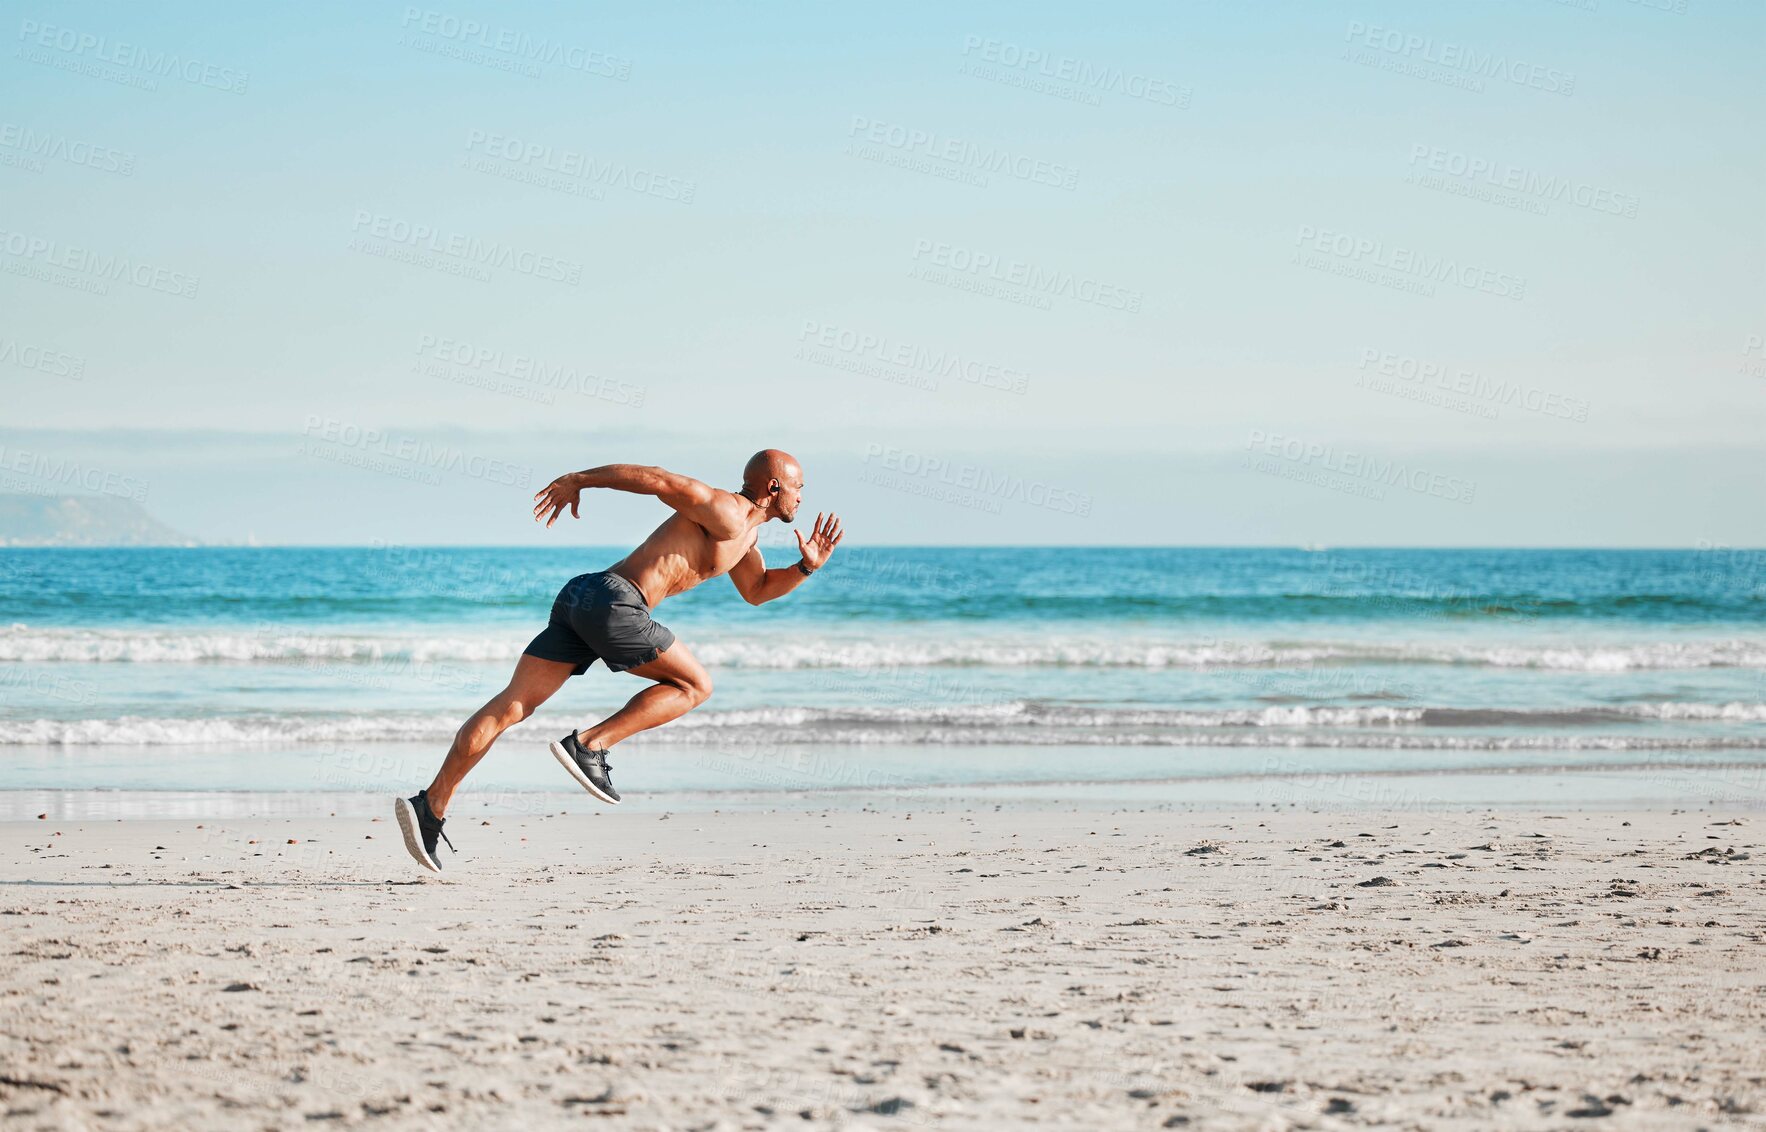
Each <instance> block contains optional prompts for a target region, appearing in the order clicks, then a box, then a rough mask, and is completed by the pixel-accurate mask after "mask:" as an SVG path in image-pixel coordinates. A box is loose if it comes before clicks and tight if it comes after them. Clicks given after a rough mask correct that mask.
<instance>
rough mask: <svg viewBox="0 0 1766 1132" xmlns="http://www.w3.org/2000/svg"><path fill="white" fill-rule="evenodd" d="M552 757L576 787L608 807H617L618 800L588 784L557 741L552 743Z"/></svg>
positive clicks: (591, 783)
mask: <svg viewBox="0 0 1766 1132" xmlns="http://www.w3.org/2000/svg"><path fill="white" fill-rule="evenodd" d="M552 757H553V758H555V759H557V760H558V765H559V766H561V767H563V768H564V769H565V770H568V771H569V772H570V777H572V778H574V779H576V782H577V785H578V786H581V787H582V788H583V789H584V790H587V791H588V792H589V793H591V794H593V795H594V796H595V797H597V798H599V799H600V800H601V801H603V802H606V803H607V804H608V805H609V806H617V805H619V799H618V798H609V797H608V796H607V792H606V791H604V790H602V789H601V788H600V787H599V786H596V785H595V784H594V783H593V782H590V781H589V776H588V775H586V774H584V773H583V772H582V771H581V770H580V769H578V768H577V765H576V760H575V759H573V758H571V757H570V752H569V751H566V750H565V749H564V744H563V743H559V742H557V741H554V742H553V743H552Z"/></svg>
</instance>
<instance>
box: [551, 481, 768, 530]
mask: <svg viewBox="0 0 1766 1132" xmlns="http://www.w3.org/2000/svg"><path fill="white" fill-rule="evenodd" d="M582 496H583V489H582V488H580V487H578V486H577V485H576V473H575V472H572V473H570V474H569V475H564V476H559V477H558V478H557V479H555V480H553V481H552V482H551V483H549V484H547V485H546V486H545V488H544V490H541V491H538V492H535V493H534V499H535V500H537V501H538V502H536V503H535V504H534V506H533V517H534V522H536V523H537V522H539V521H540V518H541V517H542V516H544V518H545V520H546V526H548V527H550V526H551V525H552V524H553V523H556V522H557V521H558V516H559V515H560V514H561V513H562V512H563V511H564V509H565V508H566V507H569V508H570V517H571V518H572V519H580V518H582V516H581V515H578V514H577V511H576V508H577V505H578V504H579V503H581V502H582ZM547 511H550V512H551V514H550V515H547V514H546V512H547ZM798 541H799V542H802V541H803V540H802V539H799V540H798Z"/></svg>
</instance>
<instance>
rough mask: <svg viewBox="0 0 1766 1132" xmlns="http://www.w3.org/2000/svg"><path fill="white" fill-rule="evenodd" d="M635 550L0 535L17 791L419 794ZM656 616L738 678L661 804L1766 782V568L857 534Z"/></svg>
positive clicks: (551, 768) (532, 739)
mask: <svg viewBox="0 0 1766 1132" xmlns="http://www.w3.org/2000/svg"><path fill="white" fill-rule="evenodd" d="M622 553H623V550H619V549H613V548H607V549H582V548H572V549H565V550H535V549H519V550H516V549H482V548H474V549H457V548H414V547H385V548H352V549H306V548H300V549H294V548H288V549H215V548H205V549H115V550H73V549H67V550H61V549H55V550H24V549H14V550H0V765H5V766H7V767H8V774H7V779H8V781H7V782H6V783H5V786H6V787H7V788H9V789H12V790H33V791H43V790H61V789H78V790H90V789H125V790H160V791H209V790H254V791H255V790H264V791H344V792H347V791H369V792H373V791H379V790H383V789H384V790H395V789H407V788H415V787H416V786H418V785H422V784H423V783H424V782H426V781H427V779H428V777H429V775H430V774H431V773H432V771H433V768H434V765H435V764H436V763H437V762H438V761H439V758H440V755H441V753H442V752H443V751H444V750H445V748H446V745H447V742H448V739H449V737H450V735H451V734H452V732H453V730H454V728H455V727H457V726H458V724H459V723H460V721H461V720H462V719H463V718H464V717H465V716H466V715H467V714H468V713H470V711H471V710H472V709H473V708H475V707H476V706H478V704H480V703H481V702H483V701H484V700H485V699H486V698H488V697H489V696H490V695H491V694H492V693H494V692H495V691H496V690H497V689H498V688H499V687H500V686H501V685H502V683H503V681H504V679H505V678H506V676H507V673H508V670H509V667H510V665H511V664H512V662H513V661H514V658H515V657H516V656H517V655H518V654H519V652H520V650H521V648H522V647H523V646H524V645H525V644H526V643H527V641H528V640H529V639H530V638H531V637H532V635H533V634H534V633H535V632H537V631H538V630H539V629H540V627H541V626H542V625H543V624H544V622H545V618H546V614H547V610H548V608H549V605H550V602H551V599H552V596H553V595H554V593H555V592H556V591H557V589H558V588H559V586H561V585H562V584H563V583H564V582H565V581H566V580H567V579H569V578H570V577H571V576H572V575H574V574H577V573H581V572H584V571H587V570H595V569H601V568H604V567H605V566H607V565H608V564H609V563H611V562H613V561H615V560H617V559H618V558H619V557H620V556H621V554H622ZM774 557H775V558H777V559H778V560H780V561H783V560H786V559H787V558H789V557H790V555H788V554H785V553H783V552H779V553H776V554H775V555H774ZM657 618H658V620H660V621H662V622H663V623H664V624H666V625H668V626H669V627H670V628H672V629H673V630H674V631H675V633H676V634H677V635H678V637H679V638H680V639H681V640H682V641H684V642H686V643H687V644H688V645H689V646H690V647H691V648H692V649H693V650H694V652H695V653H696V654H697V655H698V656H699V657H700V659H701V660H702V661H703V662H704V663H705V664H706V665H707V667H708V668H709V669H710V670H711V671H712V674H713V677H714V680H715V682H716V685H717V691H716V693H715V695H714V696H713V698H712V700H711V702H710V703H709V704H707V705H706V706H705V707H703V708H701V709H699V710H698V711H696V712H694V713H692V714H690V715H688V716H687V717H685V718H684V719H682V720H680V721H677V722H676V723H673V724H670V725H668V726H667V727H665V728H662V729H660V730H659V731H657V732H654V733H650V734H647V735H644V736H640V737H638V738H636V739H633V740H631V741H629V742H628V743H627V744H624V745H622V747H621V752H622V753H623V757H622V761H621V763H620V779H619V780H620V783H621V787H622V789H630V790H633V791H637V792H639V793H642V792H644V791H646V790H654V791H660V792H662V793H664V794H670V795H674V794H683V793H694V794H702V795H707V796H716V795H720V794H729V793H736V792H751V793H752V792H759V793H763V794H764V793H767V792H797V793H802V792H811V793H814V792H819V791H848V790H857V791H863V790H867V789H871V790H876V789H897V790H904V791H905V790H914V789H921V788H928V789H930V788H949V787H958V786H964V785H973V784H1000V783H1020V784H1039V788H1047V787H1049V786H1050V785H1058V784H1061V783H1152V782H1164V783H1172V782H1182V781H1186V780H1192V781H1193V780H1201V779H1228V778H1231V779H1253V780H1259V781H1261V783H1262V785H1261V786H1260V787H1259V789H1260V790H1262V791H1264V794H1263V795H1261V796H1264V797H1268V798H1269V799H1271V800H1277V799H1279V798H1280V797H1282V796H1283V795H1282V794H1281V793H1280V790H1279V789H1278V787H1284V786H1285V787H1287V788H1290V795H1292V796H1295V797H1299V798H1300V799H1301V800H1304V796H1305V794H1306V792H1307V790H1311V791H1312V792H1313V793H1314V794H1316V793H1317V791H1318V790H1319V787H1318V785H1317V783H1318V781H1319V779H1318V776H1320V775H1337V774H1384V775H1394V776H1414V775H1421V774H1429V773H1437V774H1445V773H1450V772H1451V773H1454V774H1464V773H1469V772H1480V771H1485V772H1490V771H1502V772H1524V771H1530V772H1538V773H1542V774H1544V773H1549V774H1551V775H1554V776H1556V777H1552V778H1551V779H1550V781H1551V782H1553V783H1562V782H1571V783H1575V782H1577V781H1582V780H1581V779H1578V778H1577V777H1576V776H1575V775H1574V774H1569V772H1573V771H1584V772H1587V773H1588V774H1590V775H1593V774H1599V773H1610V772H1613V771H1615V770H1628V771H1631V772H1633V773H1634V777H1633V779H1632V781H1633V784H1634V788H1635V789H1641V790H1644V791H1648V790H1649V789H1651V788H1652V787H1651V783H1652V782H1659V783H1663V784H1667V783H1674V784H1684V782H1685V781H1686V779H1687V776H1688V775H1689V774H1692V773H1693V772H1695V771H1696V772H1698V773H1699V774H1700V775H1701V776H1702V779H1701V780H1702V781H1704V782H1706V783H1708V784H1711V785H1712V792H1713V796H1716V797H1721V798H1724V799H1727V800H1730V801H1735V802H1739V803H1744V804H1752V803H1755V802H1757V801H1759V800H1761V799H1762V798H1766V553H1762V552H1752V551H1724V550H1713V551H1587V550H1576V551H1570V550H1563V551H1541V550H1333V551H1318V552H1310V551H1302V550H1288V549H1218V550H1214V549H1108V548H1087V549H1077V550H1075V549H1046V548H989V549H959V548H936V549H932V548H922V549H914V548H888V549H866V548H851V547H848V548H843V550H842V551H841V552H840V554H838V555H837V556H836V558H835V559H834V561H833V562H832V563H831V564H830V565H829V567H828V568H827V569H825V570H824V571H823V572H821V573H820V574H818V575H817V576H816V577H815V578H814V579H813V580H811V581H809V582H807V583H806V584H805V585H803V586H802V587H800V588H799V589H798V590H797V592H795V593H793V594H791V595H790V596H788V597H786V598H784V599H782V600H780V601H777V602H774V603H771V604H769V605H766V606H763V607H759V608H756V607H751V606H749V605H747V604H746V603H744V602H743V601H742V600H741V599H740V598H739V597H738V596H737V594H736V593H735V591H734V589H733V588H732V587H731V586H730V583H729V582H728V581H727V580H724V579H717V580H714V581H712V582H709V583H707V584H706V585H704V586H702V587H701V588H700V589H698V590H696V591H693V592H691V593H689V594H685V595H682V596H680V597H677V598H674V599H670V600H669V601H668V602H666V603H664V604H663V605H662V606H661V607H660V608H659V609H658V610H657ZM641 686H642V685H641V683H640V682H639V681H638V680H637V679H635V678H633V677H630V676H624V675H613V674H610V673H607V672H606V671H605V670H604V669H602V668H601V667H599V666H597V667H596V668H594V669H592V670H591V671H590V672H589V673H588V674H587V675H585V676H583V677H580V678H578V679H576V680H573V681H571V682H570V683H569V684H568V685H566V687H565V688H564V689H563V690H562V691H561V692H560V693H559V694H558V696H556V697H555V698H554V699H553V700H552V701H551V702H550V703H549V704H547V705H546V706H545V707H544V708H542V709H541V712H540V713H539V714H538V715H537V716H536V718H535V719H534V720H532V721H530V722H529V723H527V724H525V725H523V726H522V727H520V728H517V729H515V730H514V731H511V732H510V733H509V734H508V735H506V736H505V737H504V739H503V740H502V742H501V744H500V745H499V747H498V748H497V750H496V751H494V752H493V754H492V756H491V757H490V759H488V760H487V761H486V763H485V764H483V765H482V766H481V768H480V770H479V772H478V773H477V774H476V775H475V777H474V778H472V779H469V780H468V788H469V789H473V788H488V789H490V790H493V791H513V792H520V791H526V790H552V789H558V788H559V787H560V785H561V784H560V783H559V782H558V781H556V779H557V776H558V773H559V772H558V771H557V768H556V767H555V765H553V764H552V763H551V761H550V758H549V756H547V755H546V754H545V751H544V741H545V740H547V739H550V738H552V737H554V736H555V734H558V733H562V732H563V731H565V730H567V729H569V728H571V727H575V726H580V725H583V724H586V723H588V722H592V721H593V720H594V719H596V718H599V717H600V716H602V715H604V714H606V713H607V712H609V711H611V710H613V709H614V708H615V707H617V706H618V704H620V703H621V702H623V701H624V699H625V698H626V697H627V696H629V695H630V694H632V693H633V692H635V691H636V690H638V688H640V687H641ZM1566 774H1569V777H1567V778H1566V777H1564V775H1566ZM1635 775H1641V776H1642V777H1640V778H1639V777H1635ZM1540 781H1541V782H1544V781H1546V779H1544V778H1542V779H1540ZM1587 781H1593V779H1592V778H1590V779H1587ZM1306 783H1310V784H1311V785H1310V786H1302V785H1297V784H1306ZM1553 788H1554V789H1558V790H1562V789H1563V787H1562V786H1561V785H1559V786H1554V787H1553Z"/></svg>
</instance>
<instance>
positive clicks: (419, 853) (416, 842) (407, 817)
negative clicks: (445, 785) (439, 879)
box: [392, 798, 441, 873]
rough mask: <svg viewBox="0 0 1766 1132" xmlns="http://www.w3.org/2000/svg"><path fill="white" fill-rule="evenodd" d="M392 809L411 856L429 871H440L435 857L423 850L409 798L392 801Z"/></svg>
mask: <svg viewBox="0 0 1766 1132" xmlns="http://www.w3.org/2000/svg"><path fill="white" fill-rule="evenodd" d="M392 809H393V813H395V814H397V815H398V819H399V829H400V830H402V831H403V832H404V835H405V848H406V849H408V850H410V852H411V856H413V857H415V858H417V863H418V864H419V865H422V866H423V867H424V868H426V869H428V870H429V871H430V872H432V873H439V872H441V866H440V865H438V864H436V863H435V858H434V857H431V856H430V855H429V854H428V853H425V852H424V851H423V835H422V834H421V833H420V832H419V831H418V829H417V808H416V807H415V806H413V805H411V802H410V799H408V798H400V799H399V800H398V801H396V802H394V803H393V805H392Z"/></svg>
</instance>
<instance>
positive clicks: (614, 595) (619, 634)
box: [525, 570, 675, 676]
mask: <svg viewBox="0 0 1766 1132" xmlns="http://www.w3.org/2000/svg"><path fill="white" fill-rule="evenodd" d="M674 643H675V635H674V634H673V633H671V632H669V631H668V630H667V629H666V628H664V627H663V626H661V625H658V624H657V623H656V622H654V621H652V620H650V606H649V604H648V603H647V602H646V601H645V600H644V592H643V591H642V590H640V589H638V587H637V586H634V585H633V584H632V583H631V582H630V581H629V580H627V579H626V578H623V577H621V576H620V575H618V574H615V573H614V572H613V571H611V570H603V571H601V572H600V573H599V574H581V575H579V576H577V577H575V578H572V579H570V581H568V582H566V583H565V584H564V588H563V589H561V590H559V591H558V598H557V600H556V601H554V602H553V603H552V619H551V620H550V621H549V622H547V624H546V627H545V629H544V630H542V631H541V633H540V635H539V636H537V637H535V638H534V639H533V641H532V642H531V643H529V645H528V646H527V649H526V650H525V651H526V653H527V655H528V656H537V657H539V658H540V659H541V660H559V661H563V662H564V663H566V664H571V665H575V666H576V668H575V671H574V672H572V673H571V675H572V676H581V675H582V674H583V673H585V672H587V671H588V670H589V665H591V664H593V663H595V661H597V660H600V661H602V662H603V663H605V664H606V665H607V668H608V671H610V672H624V671H625V670H626V669H628V668H636V667H638V665H640V664H649V663H650V662H651V661H653V660H655V659H656V658H657V657H658V656H660V655H661V654H662V653H663V652H664V651H665V650H666V649H667V648H668V647H669V646H670V645H672V644H674Z"/></svg>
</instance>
